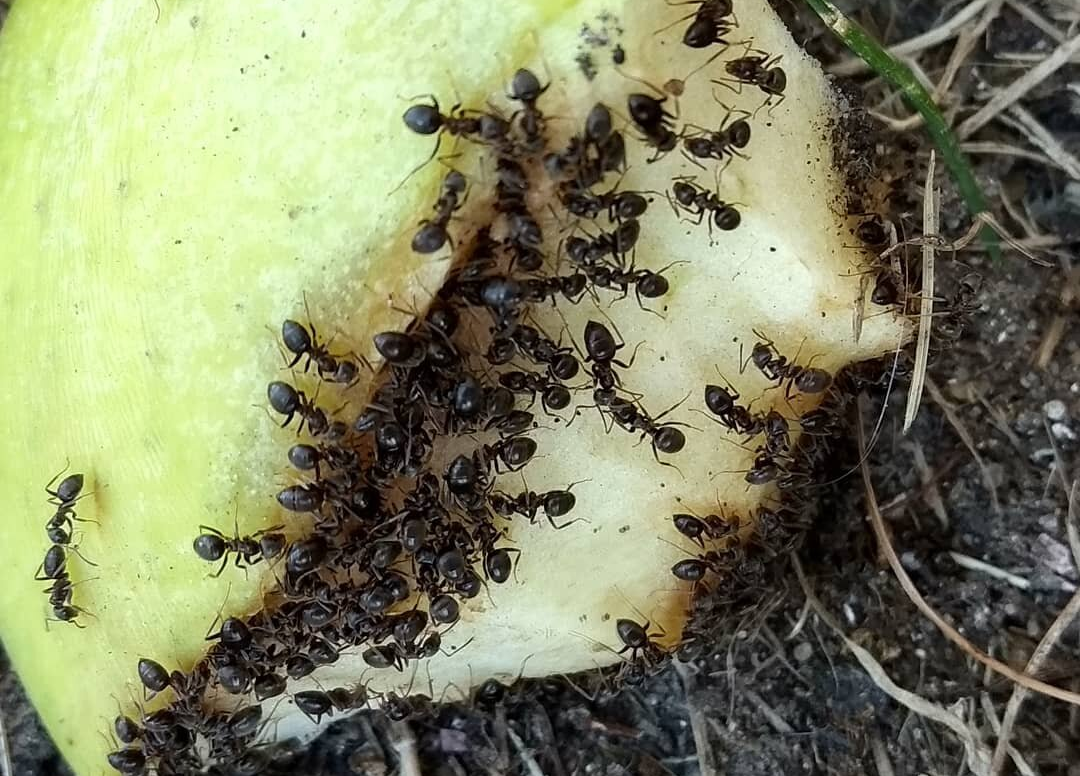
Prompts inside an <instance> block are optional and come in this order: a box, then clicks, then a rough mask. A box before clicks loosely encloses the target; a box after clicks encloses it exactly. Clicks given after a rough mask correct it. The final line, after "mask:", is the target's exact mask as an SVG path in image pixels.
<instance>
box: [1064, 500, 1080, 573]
mask: <svg viewBox="0 0 1080 776" xmlns="http://www.w3.org/2000/svg"><path fill="white" fill-rule="evenodd" d="M1065 533H1066V535H1068V537H1069V549H1070V550H1072V556H1073V563H1074V564H1075V565H1076V570H1077V572H1080V480H1073V484H1072V490H1070V491H1069V512H1068V514H1067V515H1066V517H1065Z"/></svg>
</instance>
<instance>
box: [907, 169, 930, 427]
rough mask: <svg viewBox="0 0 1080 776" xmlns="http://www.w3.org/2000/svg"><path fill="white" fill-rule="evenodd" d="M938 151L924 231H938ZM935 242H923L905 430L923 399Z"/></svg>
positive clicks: (927, 194) (926, 194) (925, 199)
mask: <svg viewBox="0 0 1080 776" xmlns="http://www.w3.org/2000/svg"><path fill="white" fill-rule="evenodd" d="M936 169H937V154H936V153H934V151H931V152H930V166H929V167H928V168H927V170H926V187H925V189H924V191H923V234H937V233H938V202H937V192H936V189H935V188H934V173H935V172H936ZM934 250H935V248H934V246H933V245H932V244H931V243H930V242H929V241H928V242H926V243H925V244H924V245H923V251H922V255H923V272H922V296H921V298H920V301H919V335H918V339H917V340H916V344H915V371H914V372H913V373H912V375H911V388H910V389H909V390H908V401H907V407H906V408H905V409H904V433H905V434H906V433H907V432H908V431H909V430H910V429H911V424H912V423H914V422H915V416H916V415H918V414H919V405H920V404H921V403H922V394H923V382H924V381H925V380H926V361H927V359H928V358H929V356H930V324H931V321H932V319H933V315H934V258H935V256H936V254H935V252H934Z"/></svg>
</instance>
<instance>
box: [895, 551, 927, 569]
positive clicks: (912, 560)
mask: <svg viewBox="0 0 1080 776" xmlns="http://www.w3.org/2000/svg"><path fill="white" fill-rule="evenodd" d="M900 565H901V566H903V567H904V568H905V569H907V570H908V571H918V570H919V569H921V568H922V562H921V561H920V560H919V556H918V555H916V554H915V553H914V552H912V551H911V550H908V551H907V552H905V553H904V554H902V555H901V556H900Z"/></svg>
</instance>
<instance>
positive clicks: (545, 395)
mask: <svg viewBox="0 0 1080 776" xmlns="http://www.w3.org/2000/svg"><path fill="white" fill-rule="evenodd" d="M499 384H500V385H502V386H503V387H505V388H509V389H510V390H511V391H513V392H514V393H522V394H528V395H529V397H530V399H531V402H535V401H536V394H538V393H539V394H540V404H541V406H543V408H544V411H545V412H548V411H549V410H563V409H566V408H567V407H568V406H570V401H571V397H570V391H569V390H568V389H567V387H566V386H565V385H563V384H562V383H560V382H557V381H555V380H552V379H550V378H549V377H547V376H546V375H543V374H540V373H538V372H525V371H521V370H513V371H510V372H503V373H502V374H500V375H499Z"/></svg>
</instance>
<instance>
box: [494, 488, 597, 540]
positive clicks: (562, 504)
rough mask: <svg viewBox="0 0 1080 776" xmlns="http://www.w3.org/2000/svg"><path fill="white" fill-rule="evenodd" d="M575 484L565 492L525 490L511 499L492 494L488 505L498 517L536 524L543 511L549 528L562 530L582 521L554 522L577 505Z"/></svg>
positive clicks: (502, 495)
mask: <svg viewBox="0 0 1080 776" xmlns="http://www.w3.org/2000/svg"><path fill="white" fill-rule="evenodd" d="M577 484H579V483H576V482H574V483H571V484H570V485H569V486H567V488H566V489H565V490H549V491H546V492H544V493H536V492H534V491H531V490H525V491H523V492H521V493H519V494H518V495H516V496H513V497H510V496H507V495H504V494H502V493H492V494H491V495H489V496H488V503H490V504H491V509H492V511H494V512H495V514H497V515H499V516H500V517H512V516H513V515H521V516H522V517H524V518H525V519H527V520H528V521H529V522H530V523H535V522H536V516H537V514H538V513H539V511H540V510H541V509H543V510H544V516H545V517H547V521H548V523H550V524H551V527H552V528H554V529H556V530H562V529H563V528H566V527H567V526H568V525H572V524H573V523H576V522H577V521H578V520H580V519H582V518H575V519H574V520H570V521H569V522H566V523H563V524H562V525H559V524H558V523H556V522H555V518H556V517H563V516H564V515H566V514H567V513H569V512H570V511H571V510H572V509H573V508H574V505H575V504H577V498H576V497H575V496H574V494H573V492H572V489H573V487H574V485H577Z"/></svg>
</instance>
